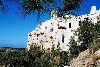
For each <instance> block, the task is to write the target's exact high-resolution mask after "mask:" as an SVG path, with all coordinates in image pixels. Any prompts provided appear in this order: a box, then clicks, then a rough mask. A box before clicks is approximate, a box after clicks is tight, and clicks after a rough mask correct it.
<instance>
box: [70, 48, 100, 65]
mask: <svg viewBox="0 0 100 67" xmlns="http://www.w3.org/2000/svg"><path fill="white" fill-rule="evenodd" d="M70 67H100V49H99V50H97V51H96V52H95V53H94V54H93V55H91V54H90V53H89V49H87V50H85V51H83V52H81V53H80V54H79V56H78V57H77V58H74V59H73V60H72V61H71V64H70Z"/></svg>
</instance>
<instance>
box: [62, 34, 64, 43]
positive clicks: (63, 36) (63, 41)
mask: <svg viewBox="0 0 100 67" xmlns="http://www.w3.org/2000/svg"><path fill="white" fill-rule="evenodd" d="M62 42H63V43H64V34H63V35H62Z"/></svg>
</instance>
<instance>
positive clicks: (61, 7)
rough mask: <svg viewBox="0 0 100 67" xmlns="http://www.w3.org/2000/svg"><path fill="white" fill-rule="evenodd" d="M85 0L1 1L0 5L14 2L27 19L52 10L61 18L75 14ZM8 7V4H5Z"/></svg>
mask: <svg viewBox="0 0 100 67" xmlns="http://www.w3.org/2000/svg"><path fill="white" fill-rule="evenodd" d="M84 1H85V0H56V1H55V0H7V1H6V0H5V1H3V0H0V5H4V2H11V3H12V2H14V3H17V4H18V5H19V8H18V9H20V10H21V12H20V13H21V14H22V15H23V16H24V17H25V16H27V15H29V14H31V13H33V14H34V13H35V14H37V15H38V16H40V15H41V14H42V13H46V12H48V13H50V12H51V11H52V10H56V11H58V12H59V16H62V15H64V14H66V13H68V12H69V13H71V12H73V11H72V10H76V11H78V9H79V8H80V5H82V4H83V3H84ZM5 5H8V4H5Z"/></svg>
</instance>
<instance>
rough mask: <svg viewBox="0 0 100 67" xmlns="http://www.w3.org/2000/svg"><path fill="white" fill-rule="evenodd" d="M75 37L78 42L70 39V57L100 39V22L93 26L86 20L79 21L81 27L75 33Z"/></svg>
mask: <svg viewBox="0 0 100 67" xmlns="http://www.w3.org/2000/svg"><path fill="white" fill-rule="evenodd" d="M75 36H78V40H77V41H75V40H74V39H71V41H70V53H71V55H72V56H73V55H78V54H79V53H80V52H82V51H84V50H86V49H88V48H89V47H90V46H91V43H92V42H93V41H94V40H96V39H97V38H100V21H98V22H97V23H96V24H94V23H93V22H92V21H90V20H89V19H88V18H86V19H85V20H84V21H81V26H80V27H79V28H78V29H77V31H76V32H75ZM75 51H76V52H75Z"/></svg>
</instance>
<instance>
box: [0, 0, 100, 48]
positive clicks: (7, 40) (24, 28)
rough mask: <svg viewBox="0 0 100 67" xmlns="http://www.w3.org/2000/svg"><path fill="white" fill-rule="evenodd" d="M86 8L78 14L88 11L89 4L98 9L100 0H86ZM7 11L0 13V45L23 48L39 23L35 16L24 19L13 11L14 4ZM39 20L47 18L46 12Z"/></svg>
mask: <svg viewBox="0 0 100 67" xmlns="http://www.w3.org/2000/svg"><path fill="white" fill-rule="evenodd" d="M85 4H86V6H87V7H88V8H86V10H85V9H83V8H82V9H83V10H82V11H80V12H79V15H82V14H86V13H89V12H90V9H91V6H92V5H95V6H96V7H97V10H98V9H100V0H95V1H94V0H88V1H86V2H85ZM10 7H11V9H9V11H8V12H6V13H4V14H1V13H0V47H14V48H25V47H26V44H27V39H28V33H29V32H31V31H32V30H34V29H35V27H36V26H37V25H38V24H40V22H38V23H36V22H37V20H36V18H35V17H36V16H33V15H29V16H28V17H26V18H25V19H24V18H22V17H21V16H19V15H17V14H16V13H15V11H16V9H14V5H10ZM41 18H42V19H41V20H42V21H43V22H44V21H45V20H49V19H50V16H49V15H48V14H45V15H42V16H41Z"/></svg>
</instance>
